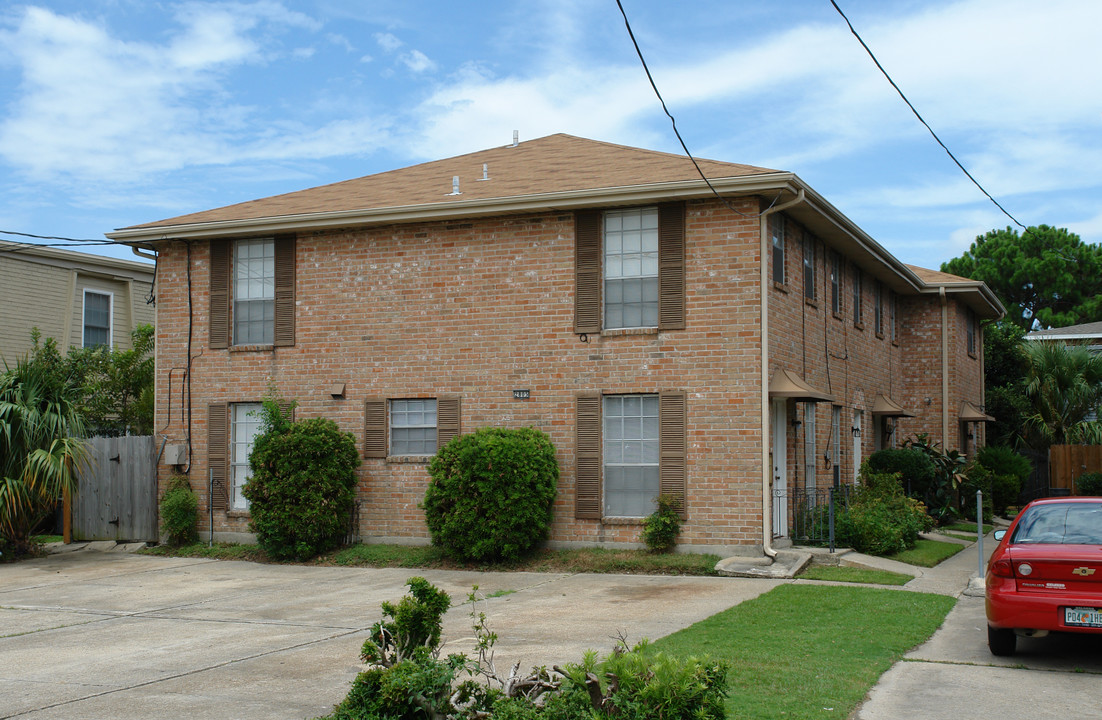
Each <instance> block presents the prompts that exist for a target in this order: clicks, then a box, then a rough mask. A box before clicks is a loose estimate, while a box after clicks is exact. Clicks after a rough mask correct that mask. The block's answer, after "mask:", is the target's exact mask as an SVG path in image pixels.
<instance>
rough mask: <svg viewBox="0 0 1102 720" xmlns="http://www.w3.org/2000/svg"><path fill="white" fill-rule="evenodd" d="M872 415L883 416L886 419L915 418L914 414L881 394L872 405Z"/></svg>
mask: <svg viewBox="0 0 1102 720" xmlns="http://www.w3.org/2000/svg"><path fill="white" fill-rule="evenodd" d="M872 414H873V415H883V416H884V417H915V414H914V413H913V412H908V411H907V410H904V409H903V408H902V407H900V405H899V403H897V402H896V401H894V400H892V399H891V398H890V397H887V396H885V395H881V394H879V393H878V394H877V395H876V400H875V401H873V403H872Z"/></svg>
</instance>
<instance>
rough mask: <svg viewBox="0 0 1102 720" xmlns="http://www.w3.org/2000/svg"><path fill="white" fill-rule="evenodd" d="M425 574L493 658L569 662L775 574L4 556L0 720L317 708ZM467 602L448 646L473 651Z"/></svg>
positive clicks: (661, 629) (325, 704)
mask: <svg viewBox="0 0 1102 720" xmlns="http://www.w3.org/2000/svg"><path fill="white" fill-rule="evenodd" d="M413 575H423V576H424V577H426V578H427V579H428V580H429V581H430V582H432V583H434V584H435V585H437V586H439V587H441V588H443V589H444V590H446V591H447V592H448V593H449V594H450V595H451V596H452V599H453V602H454V603H456V604H457V605H459V603H462V602H464V601H465V599H466V597H467V593H468V592H470V590H471V587H472V586H473V585H478V586H479V588H480V592H482V593H484V594H486V595H493V594H498V597H494V598H491V599H489V600H487V601H485V603H484V604H483V605H482V607H481V608H480V609H481V610H483V611H484V612H486V614H487V616H488V619H489V623H490V625H491V628H492V629H493V630H494V631H495V632H497V633H498V636H499V640H498V643H497V655H496V659H497V665H498V669H499V671H502V672H506V673H507V672H508V668H509V667H511V665H512V663H514V662H520V663H521V666H522V667H525V668H527V667H530V666H532V665H534V664H539V665H543V664H548V665H550V664H552V663H561V662H574V661H577V660H580V659H581V655H582V652H584V651H585V650H587V649H594V650H598V651H600V652H602V653H604V652H607V651H609V650H611V648H612V646H613V644H614V641H615V638H616V637H617V636H618V635H619V634H621V633H622V634H624V636H625V637H627V638H628V639H629V641H637V640H639V639H640V638H642V637H649V638H652V639H656V638H659V637H662V636H664V635H667V634H669V633H671V632H674V631H675V630H678V629H680V628H682V627H686V626H688V625H691V624H692V623H694V622H697V621H699V620H702V619H704V618H706V617H709V616H710V615H713V614H715V613H717V612H720V611H721V610H724V609H726V608H728V607H731V606H732V605H736V604H738V603H740V602H742V601H744V600H746V599H749V598H752V597H756V596H758V595H759V594H761V593H763V592H765V591H767V590H769V589H771V588H773V587H776V586H777V585H778V584H780V582H782V581H779V580H755V579H731V578H702V577H664V576H644V575H563V574H537V573H477V572H445V571H431V570H402V569H386V570H377V569H365V568H333V567H305V566H291V565H286V566H285V565H260V564H256V563H248V562H225V561H212V560H202V559H188V558H160V557H151V556H144V555H132V554H127V553H122V552H75V553H68V554H63V555H53V556H50V557H48V558H43V559H40V560H31V561H26V562H21V563H18V564H15V565H8V566H0V698H2V701H0V718H27V719H34V720H45V719H46V718H65V719H66V720H78V719H80V718H89V719H90V720H91V719H95V720H102V719H103V718H112V719H117V720H126V719H129V718H133V719H135V720H137V719H139V718H140V719H143V720H145V719H151V718H180V717H186V718H189V719H195V718H217V719H218V720H225V719H226V718H244V719H250V718H256V720H271V719H273V718H312V717H316V716H318V715H321V714H324V713H327V712H329V711H330V710H331V708H332V706H333V704H335V703H337V702H339V701H340V700H341V699H342V698H343V697H344V696H345V694H346V693H347V692H348V688H349V684H350V683H351V681H352V679H353V678H354V677H355V676H356V673H358V672H359V671H360V670H361V669H362V666H361V664H360V662H359V650H360V646H361V645H362V644H363V641H364V640H365V639H366V637H367V629H368V628H369V627H370V626H371V624H372V623H374V622H375V621H376V620H378V619H379V603H381V602H382V601H384V600H391V601H394V600H397V599H398V598H400V597H401V596H402V595H403V594H405V591H406V588H405V586H404V585H405V581H406V579H407V578H409V577H410V576H413ZM469 612H470V607H469V606H462V605H460V606H458V607H453V609H452V610H451V611H450V612H449V613H448V615H447V616H446V618H445V623H444V628H445V632H446V636H447V638H448V642H447V645H446V647H445V652H468V653H469V652H471V650H472V648H473V645H474V643H473V638H472V635H473V633H472V631H471V621H470V618H469V617H468V614H469Z"/></svg>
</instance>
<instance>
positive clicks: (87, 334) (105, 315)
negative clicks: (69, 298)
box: [83, 290, 113, 348]
mask: <svg viewBox="0 0 1102 720" xmlns="http://www.w3.org/2000/svg"><path fill="white" fill-rule="evenodd" d="M112 299H113V298H112V295H111V293H102V292H95V291H93V290H85V291H84V332H83V345H84V347H98V346H106V347H108V348H110V347H111V305H112Z"/></svg>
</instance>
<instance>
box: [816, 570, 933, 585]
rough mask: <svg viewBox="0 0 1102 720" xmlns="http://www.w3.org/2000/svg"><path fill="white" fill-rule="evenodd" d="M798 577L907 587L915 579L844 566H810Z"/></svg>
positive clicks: (885, 571)
mask: <svg viewBox="0 0 1102 720" xmlns="http://www.w3.org/2000/svg"><path fill="white" fill-rule="evenodd" d="M796 577H798V578H800V579H801V580H829V581H831V582H848V583H864V584H866V585H906V584H907V583H908V582H910V581H911V580H913V579H914V577H913V576H911V575H907V574H905V573H897V572H891V571H890V570H873V569H871V568H859V567H846V566H844V565H808V566H807V567H806V568H804V570H803V572H801V573H800V574H799V575H797V576H796Z"/></svg>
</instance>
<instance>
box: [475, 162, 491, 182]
mask: <svg viewBox="0 0 1102 720" xmlns="http://www.w3.org/2000/svg"><path fill="white" fill-rule="evenodd" d="M489 179H490V166H489V165H487V164H486V163H482V177H480V178H477V179H476V180H475V182H483V181H484V180H489Z"/></svg>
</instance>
